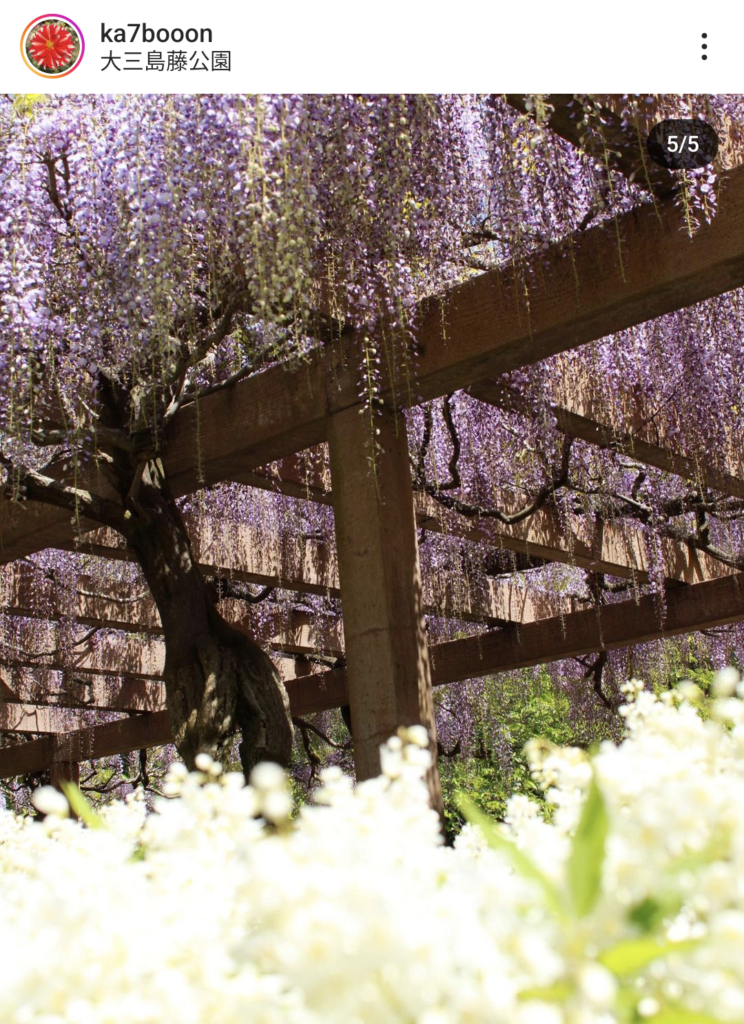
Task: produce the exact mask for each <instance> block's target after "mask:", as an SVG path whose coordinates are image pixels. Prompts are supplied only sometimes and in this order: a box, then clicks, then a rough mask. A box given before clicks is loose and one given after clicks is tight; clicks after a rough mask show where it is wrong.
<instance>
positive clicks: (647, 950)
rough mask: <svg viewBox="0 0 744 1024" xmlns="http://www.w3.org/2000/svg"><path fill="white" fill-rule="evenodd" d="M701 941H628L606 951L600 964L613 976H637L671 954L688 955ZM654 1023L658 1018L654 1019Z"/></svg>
mask: <svg viewBox="0 0 744 1024" xmlns="http://www.w3.org/2000/svg"><path fill="white" fill-rule="evenodd" d="M700 942H701V940H700V939H682V940H681V941H679V942H659V941H658V940H657V939H654V938H652V937H650V936H644V937H643V938H641V939H627V940H625V941H623V942H618V944H617V945H616V946H612V947H611V948H610V949H607V950H605V952H604V953H602V954H601V955H600V956H599V958H598V959H599V962H600V963H601V964H602V966H603V967H606V968H607V969H608V970H610V971H612V973H613V974H617V975H624V974H635V972H636V971H640V970H641V968H643V967H646V966H647V964H650V963H651V962H652V961H653V960H658V959H659V957H662V956H668V955H669V954H670V953H686V952H687V951H688V950H691V949H695V948H696V947H697V946H699V945H700ZM654 1021H655V1022H656V1021H657V1018H656V1017H654Z"/></svg>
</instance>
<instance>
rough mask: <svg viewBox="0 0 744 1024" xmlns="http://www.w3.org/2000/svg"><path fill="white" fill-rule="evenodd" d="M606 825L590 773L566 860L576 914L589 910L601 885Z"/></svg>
mask: <svg viewBox="0 0 744 1024" xmlns="http://www.w3.org/2000/svg"><path fill="white" fill-rule="evenodd" d="M608 829H609V819H608V817H607V808H606V807H605V802H604V798H603V796H602V793H601V791H600V788H599V785H598V784H597V780H596V778H595V777H594V776H592V782H591V785H590V787H589V792H588V793H587V797H586V800H585V801H584V806H583V809H582V811H581V818H580V819H579V824H578V826H577V827H576V835H575V836H574V841H573V845H572V847H571V854H570V856H569V858H568V864H567V874H568V885H569V889H570V892H571V902H572V903H573V907H574V911H575V912H576V914H577V916H578V917H584V916H585V914H588V913H589V911H590V910H591V909H592V907H593V906H594V904H595V903H596V902H597V897H598V896H599V893H600V890H601V888H602V864H603V863H604V855H605V842H606V841H607V831H608Z"/></svg>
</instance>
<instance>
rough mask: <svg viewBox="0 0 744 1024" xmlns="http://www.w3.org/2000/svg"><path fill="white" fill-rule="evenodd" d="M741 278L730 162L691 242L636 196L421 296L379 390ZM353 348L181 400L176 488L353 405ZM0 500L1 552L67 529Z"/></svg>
mask: <svg viewBox="0 0 744 1024" xmlns="http://www.w3.org/2000/svg"><path fill="white" fill-rule="evenodd" d="M742 284H744V167H739V168H735V169H734V170H732V171H731V172H729V173H728V174H727V175H726V176H725V178H723V179H722V183H721V196H720V201H719V213H718V215H717V216H716V217H715V218H714V220H713V221H712V223H711V224H704V225H702V226H701V227H700V229H699V230H698V231H697V232H696V234H695V235H694V237H693V238H688V237H687V236H686V235H684V234H683V233H682V232H681V231H680V214H679V210H677V209H676V208H675V207H673V206H661V207H659V208H656V207H653V206H651V205H649V206H643V207H639V208H637V209H635V210H633V211H631V212H629V213H627V214H624V215H623V216H622V217H619V218H617V220H613V221H611V222H609V223H604V224H600V225H598V226H597V227H594V228H592V229H590V230H588V231H586V232H582V233H580V234H577V235H575V236H572V237H571V238H570V239H566V240H563V241H560V242H557V243H555V244H554V245H552V246H551V247H550V248H549V249H548V250H546V251H545V252H543V253H539V254H538V255H536V256H535V257H534V259H533V260H532V261H531V262H528V263H527V265H526V266H520V267H506V268H504V269H501V270H494V271H489V272H488V273H485V274H481V275H479V276H478V277H474V278H472V279H471V280H469V281H467V282H465V283H464V284H461V285H459V286H457V287H455V288H453V289H452V290H451V291H450V292H448V293H447V294H446V295H445V296H443V297H442V298H439V299H432V300H429V301H428V302H426V303H424V304H423V306H422V307H421V310H420V313H419V317H418V322H417V325H416V342H417V356H416V363H415V370H416V381H415V387H414V388H410V387H409V383H410V381H409V376H408V373H407V371H405V370H401V371H400V373H399V375H398V377H397V378H396V379H395V380H392V381H388V382H387V384H386V385H385V388H384V393H386V394H387V395H388V396H391V395H394V396H395V399H396V401H397V403H398V404H399V405H406V404H409V403H410V402H411V401H412V400H413V399H414V396H415V400H416V401H420V400H426V399H430V398H434V397H437V396H440V395H443V394H449V393H450V392H452V391H457V390H459V389H461V388H465V387H469V386H470V385H472V384H474V383H475V382H476V381H478V380H483V379H484V378H489V377H494V376H498V375H499V374H500V373H503V372H505V371H507V370H512V369H515V368H516V367H519V366H525V365H528V364H531V363H535V362H539V361H540V360H542V359H545V358H547V357H548V356H552V355H555V354H556V353H558V352H562V351H566V350H567V349H571V348H576V347H577V346H579V345H584V344H586V343H587V342H590V341H595V340H597V339H598V338H603V337H606V336H608V335H610V334H614V333H617V332H619V331H622V330H625V329H626V328H628V327H631V326H633V325H634V324H638V323H642V322H644V321H646V320H651V319H653V318H654V317H658V316H661V315H663V314H664V313H669V312H672V311H673V310H677V309H683V308H686V307H687V306H690V305H692V304H694V303H696V302H701V301H703V300H704V299H708V298H711V297H712V296H714V295H720V294H721V293H723V292H726V291H730V290H732V289H734V288H738V287H740V286H741V285H742ZM525 289H526V290H527V293H528V300H529V301H528V302H527V301H526V299H525ZM381 330H384V329H382V328H381ZM362 357H363V343H362V341H361V340H360V339H359V338H358V337H356V336H351V337H348V338H346V337H345V338H343V339H342V340H341V341H340V342H339V343H338V344H336V345H333V346H327V347H323V348H322V349H320V350H318V351H316V352H314V353H313V354H312V355H311V356H310V357H309V359H308V361H307V362H306V364H305V365H303V366H301V367H299V368H298V369H295V370H288V369H286V368H285V367H284V366H277V367H272V368H270V369H268V370H265V371H262V372H261V373H259V374H256V375H255V376H254V377H251V378H248V379H247V380H245V381H242V382H241V383H239V384H237V385H235V386H234V387H232V388H231V389H227V390H225V391H222V392H216V393H214V394H212V395H208V396H207V397H205V398H204V399H203V400H202V401H201V402H200V404H199V413H198V416H197V413H196V411H195V409H193V408H190V409H185V410H182V412H181V413H180V414H179V416H177V417H176V418H175V420H174V423H173V425H172V429H171V432H170V434H169V436H168V438H167V442H166V448H165V451H164V459H165V464H166V468H167V471H168V476H169V480H170V482H171V487H172V489H173V491H174V493H176V494H177V495H179V494H187V493H190V492H193V491H194V490H197V489H198V488H199V487H200V486H202V485H204V484H211V483H215V482H217V481H219V480H225V479H236V478H237V479H240V474H241V473H245V474H250V473H252V472H253V471H254V470H255V468H256V467H257V466H263V465H266V463H268V462H271V461H273V460H275V459H282V458H284V457H286V456H288V455H292V454H294V453H295V452H297V451H300V450H302V449H305V448H308V447H312V446H313V445H317V444H319V443H320V442H322V441H323V440H325V438H326V432H327V420H328V416H329V415H330V414H332V413H334V412H338V411H341V410H343V409H346V408H351V407H354V406H356V407H358V406H359V393H358V373H357V367H358V366H359V365H360V360H361V359H362ZM197 452H198V453H199V458H198V459H197V457H196V453H197ZM238 469H239V472H238V473H237V475H236V470H238ZM0 504H2V505H3V506H4V507H3V508H2V510H0V544H1V545H2V550H3V558H4V560H6V561H13V560H14V559H16V558H18V557H20V556H21V555H23V554H29V553H30V552H31V551H33V550H39V549H40V548H42V547H51V546H60V544H63V543H64V542H65V541H66V540H67V539H68V538H69V518H70V517H69V515H68V514H66V513H57V512H55V511H54V510H50V509H44V510H43V511H42V512H40V513H39V514H37V515H34V514H33V513H30V512H29V510H28V508H27V507H24V506H25V505H26V503H21V505H12V504H11V503H9V502H8V501H7V500H5V499H3V501H2V502H0Z"/></svg>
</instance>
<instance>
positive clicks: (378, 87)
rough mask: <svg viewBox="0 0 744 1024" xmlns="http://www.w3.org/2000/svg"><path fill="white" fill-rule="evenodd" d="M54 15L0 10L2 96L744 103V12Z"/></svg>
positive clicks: (420, 5) (118, 9) (85, 3)
mask: <svg viewBox="0 0 744 1024" xmlns="http://www.w3.org/2000/svg"><path fill="white" fill-rule="evenodd" d="M46 3H47V0H41V2H40V3H39V4H37V5H36V6H31V5H29V4H28V3H23V4H19V5H12V4H9V6H8V8H6V12H5V15H4V16H3V27H4V31H3V33H2V36H0V87H1V89H2V91H3V92H9V93H16V92H23V93H33V92H84V93H119V92H122V93H125V92H126V93H150V92H163V93H195V92H349V91H354V92H377V91H386V92H506V91H510V92H514V91H517V92H518V91H522V92H525V93H527V92H616V93H624V92H695V93H706V92H717V93H720V92H744V63H743V62H742V57H741V53H742V42H743V40H744V32H742V29H744V15H742V13H741V11H742V8H741V7H738V5H737V6H734V5H730V6H729V7H728V8H727V9H726V10H725V11H724V8H723V7H722V6H721V5H716V6H715V7H714V6H713V5H708V6H707V7H706V6H705V5H702V6H701V5H699V4H696V5H693V4H691V3H690V4H688V3H683V4H677V5H676V6H675V7H673V8H670V7H669V5H667V4H651V3H648V2H646V3H643V4H641V3H632V2H626V3H624V4H622V5H621V6H620V7H617V6H615V7H608V6H607V5H602V4H599V3H597V2H596V0H593V2H590V0H581V2H573V3H565V2H563V3H558V2H555V0H553V2H552V3H544V4H541V3H535V2H533V3H531V4H523V3H522V4H510V5H504V4H498V3H496V2H493V0H490V2H485V3H483V2H479V3H472V2H471V3H470V4H460V5H457V4H454V5H447V6H446V7H445V6H444V5H437V4H436V3H432V2H431V0H427V2H424V0H378V2H377V3H374V4H369V3H367V4H353V3H350V2H349V0H345V2H342V0H306V2H299V0H284V2H283V3H281V4H270V3H265V2H253V3H246V4H244V5H243V6H242V7H236V5H234V4H226V3H222V4H220V3H211V4H210V3H202V4H196V3H190V2H185V3H178V4H176V3H172V2H168V3H160V2H159V3H156V4H153V3H150V4H145V3H133V4H126V5H124V4H121V5H116V4H110V3H106V4H101V3H95V4H94V3H92V2H91V0H59V7H58V0H51V7H49V6H48V5H47V6H44V4H46ZM50 10H51V12H52V13H48V12H49V11H50ZM60 17H61V18H64V19H68V20H69V22H71V23H72V25H73V26H75V27H76V28H77V29H78V30H79V33H80V36H81V39H82V42H78V40H77V39H76V37H75V32H74V31H73V32H72V33H71V36H70V38H69V39H68V37H67V36H65V35H64V34H62V35H61V36H53V35H52V36H49V33H47V36H44V35H42V36H40V37H38V38H37V39H36V40H35V41H33V40H31V42H30V41H29V40H30V37H31V36H32V35H33V26H34V24H41V22H42V21H43V20H44V19H55V18H60ZM29 25H31V26H32V28H31V30H29ZM24 33H26V35H25V37H24ZM703 33H705V36H704V35H703ZM70 39H71V40H72V42H70ZM83 44H84V51H83ZM24 46H25V48H26V49H25V55H24ZM29 46H31V50H30V51H29V49H28V47H29ZM71 46H76V47H77V50H75V51H74V52H73V50H71V49H70V47H71ZM703 47H705V49H704V48H703ZM29 52H30V53H31V54H34V53H35V54H36V55H37V57H38V60H39V61H41V63H39V62H38V61H37V68H38V67H43V66H44V65H45V63H46V64H50V63H53V61H54V60H55V59H56V60H57V61H58V62H61V63H60V68H61V71H58V72H56V73H55V74H53V75H51V76H49V75H48V73H46V74H45V73H39V72H38V71H36V70H34V66H33V63H34V61H33V59H32V58H31V57H29ZM81 53H82V57H81V56H80V54H81ZM72 57H74V58H75V60H74V61H73V63H74V64H76V66H74V67H73V68H72V70H71V71H67V70H66V69H67V67H68V66H69V62H70V60H71V58H72ZM703 57H705V59H703ZM62 71H65V74H64V75H63V74H62Z"/></svg>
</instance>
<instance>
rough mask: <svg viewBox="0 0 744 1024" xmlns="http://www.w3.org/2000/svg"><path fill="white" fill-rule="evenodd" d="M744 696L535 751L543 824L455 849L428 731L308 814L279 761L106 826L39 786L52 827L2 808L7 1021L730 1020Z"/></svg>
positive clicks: (326, 783) (742, 845) (634, 711)
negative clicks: (586, 747) (443, 815)
mask: <svg viewBox="0 0 744 1024" xmlns="http://www.w3.org/2000/svg"><path fill="white" fill-rule="evenodd" d="M737 686H738V675H737V678H736V679H734V678H733V676H730V677H724V679H723V680H722V681H719V682H718V683H717V684H716V692H718V693H719V694H720V700H718V701H717V702H715V704H714V705H713V707H712V708H711V712H712V713H711V714H710V715H709V716H707V717H706V716H701V715H700V714H699V710H700V707H699V705H700V697H699V696H698V695H697V694H695V693H692V692H690V693H689V696H690V697H692V698H693V701H694V703H691V702H690V700H689V699H688V698H687V697H686V696H684V694H683V695H675V696H667V695H665V696H664V698H663V699H660V698H656V697H655V696H654V695H653V694H652V693H650V692H648V691H646V690H644V689H643V686H642V684H640V683H638V682H637V681H635V680H634V681H632V683H631V684H630V685H628V686H627V687H626V688H625V693H626V696H627V698H628V703H627V704H626V705H625V707H624V709H623V711H624V717H625V721H626V724H627V731H628V735H627V738H626V739H625V740H624V742H623V743H621V744H620V745H619V746H614V745H612V744H610V743H605V744H603V745H602V746H601V748H600V749H599V750H598V751H597V752H596V753H595V754H594V755H593V756H590V755H588V754H587V753H586V752H584V751H581V750H575V749H559V748H556V747H553V746H551V745H549V744H546V743H544V742H541V741H534V742H532V743H531V744H530V745H529V755H530V758H531V761H532V768H533V774H534V777H535V779H536V780H537V781H539V783H540V784H541V785H542V786H543V787H544V788H545V789H546V790H547V792H548V793H549V795H550V798H551V800H552V803H553V811H552V819H551V821H550V822H547V821H545V820H544V819H543V817H542V816H541V813H540V811H539V809H538V807H537V805H536V804H534V803H532V802H531V801H530V800H528V799H527V798H526V797H524V796H515V797H513V798H512V799H511V801H510V802H509V805H508V812H507V817H506V821H505V822H504V823H503V824H496V823H489V822H487V821H485V822H483V824H482V827H481V824H480V819H479V817H478V815H477V814H476V813H475V812H473V823H471V824H468V825H466V826H465V828H464V829H463V831H462V833H461V835H460V836H459V837H458V840H457V842H456V843H455V847H454V848H447V847H445V846H444V845H443V842H442V839H441V835H440V830H439V821H438V818H437V815H436V814H435V813H434V812H433V811H432V810H431V809H430V807H429V805H428V796H427V789H426V786H425V784H424V781H423V780H424V775H425V773H426V770H427V767H428V766H429V763H430V760H429V757H428V750H427V746H428V739H427V737H426V736H425V734H424V733H423V730H421V729H419V728H414V729H411V730H401V731H400V733H399V735H398V736H396V737H393V738H392V739H391V741H390V742H389V743H388V744H386V746H385V747H384V748H383V751H382V764H383V767H384V772H383V774H382V775H381V776H380V777H379V778H377V779H372V780H369V781H367V782H363V783H360V784H359V785H357V786H356V788H353V787H352V785H351V783H350V781H349V780H348V779H347V778H346V777H345V776H343V774H342V773H341V772H340V770H339V769H334V768H330V769H327V770H326V771H324V772H323V774H322V789H321V791H320V793H319V796H318V800H317V805H316V806H311V807H303V808H301V809H300V810H299V812H298V814H297V816H296V818H295V819H294V820H291V819H290V812H291V805H290V802H289V796H288V789H287V780H286V778H285V776H284V774H283V773H282V772H281V771H280V770H279V769H278V768H276V766H274V765H260V766H259V767H258V768H256V769H255V770H254V772H253V774H252V776H251V785H249V786H245V785H244V784H243V782H242V779H241V777H240V776H237V775H235V774H231V773H226V774H223V773H221V772H219V771H217V770H216V766H215V765H214V763H212V762H211V761H209V762H208V759H206V758H205V757H201V756H200V759H199V761H198V762H197V768H198V771H196V772H193V773H191V774H189V773H188V772H187V771H186V770H185V769H184V768H183V766H180V765H174V766H173V767H172V768H171V770H170V772H169V775H168V779H167V786H168V790H167V791H168V793H169V794H170V795H171V796H172V797H175V798H174V799H162V800H161V801H160V803H159V804H158V806H157V808H156V811H155V813H152V814H150V815H148V814H147V813H146V808H145V805H144V802H143V801H142V800H141V799H136V798H130V799H128V801H127V802H123V803H118V804H114V805H112V806H110V807H107V808H105V809H104V810H103V811H102V812H101V816H102V818H103V823H104V826H105V827H104V828H85V827H83V826H82V825H81V824H80V823H79V822H76V821H74V820H71V819H70V818H69V817H66V815H67V813H68V805H67V801H66V800H64V798H63V797H62V796H61V795H60V794H59V793H57V792H56V791H54V790H51V789H49V788H45V789H42V790H39V791H37V793H36V795H35V798H34V803H35V806H36V807H37V809H38V810H39V811H40V812H41V813H43V814H45V815H47V817H46V818H45V819H44V820H43V821H34V820H31V819H30V818H26V819H22V818H19V817H16V816H14V815H13V814H11V813H10V812H7V811H5V812H0V883H1V884H0V950H2V956H0V1020H2V1021H9V1022H11V1021H12V1022H33V1021H39V1022H42V1021H43V1022H45V1024H57V1022H63V1021H64V1022H66V1021H70V1022H79V1024H83V1022H85V1024H109V1022H117V1024H118V1022H121V1021H127V1022H130V1021H131V1022H138V1024H144V1022H153V1024H155V1022H157V1024H162V1022H170V1021H173V1022H175V1021H178V1022H179V1024H201V1022H208V1024H212V1022H217V1021H219V1022H220V1024H223V1022H224V1024H230V1022H233V1021H234V1022H237V1021H240V1022H245V1021H256V1022H268V1024H270V1022H275V1021H276V1022H285V1021H286V1022H290V1024H321V1022H323V1024H348V1022H352V1021H353V1022H355V1024H376V1022H386V1024H387V1022H416V1024H459V1022H484V1024H485V1022H489V1024H491V1022H495V1024H501V1022H503V1024H611V1022H614V1021H628V1022H630V1021H637V1020H650V1021H653V1020H654V1019H655V1018H657V1017H658V1018H659V1020H669V1021H671V1020H680V1021H681V1020H686V1021H687V1020H689V1021H692V1020H696V1019H700V1020H706V1021H716V1020H717V1021H722V1022H727V1021H728V1022H735V1021H741V1020H742V1019H744V881H742V880H743V879H744V756H743V755H744V704H742V702H741V701H740V700H738V699H737V698H736V697H735V696H734V693H735V692H736V688H737ZM688 689H689V688H688ZM675 1014H676V1016H675ZM685 1014H686V1015H685Z"/></svg>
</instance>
